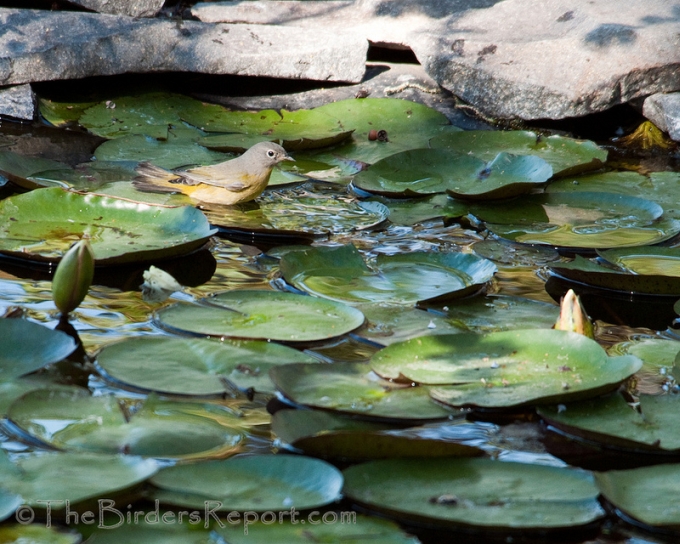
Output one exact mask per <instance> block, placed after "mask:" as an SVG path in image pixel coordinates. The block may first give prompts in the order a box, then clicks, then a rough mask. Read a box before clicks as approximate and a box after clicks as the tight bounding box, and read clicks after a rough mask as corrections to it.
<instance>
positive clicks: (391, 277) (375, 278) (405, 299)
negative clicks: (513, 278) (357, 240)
mask: <svg viewBox="0 0 680 544" xmlns="http://www.w3.org/2000/svg"><path fill="white" fill-rule="evenodd" d="M496 270H497V269H496V265H494V264H493V263H492V262H491V261H489V260H487V259H484V258H481V257H477V256H476V255H473V254H470V253H428V252H419V251H418V252H413V253H405V254H397V255H378V257H377V259H376V262H375V265H374V268H370V267H369V266H368V265H367V264H366V262H365V261H364V259H363V257H362V256H361V254H360V253H359V251H358V250H357V249H356V247H355V246H353V245H351V244H349V245H345V246H340V247H332V248H331V247H314V248H309V249H302V250H297V251H290V252H288V253H286V254H285V255H283V257H282V258H281V273H282V274H283V277H284V279H285V280H286V281H287V282H288V283H290V284H291V285H293V286H295V287H296V288H297V289H300V290H303V291H306V292H308V293H310V294H313V295H316V296H320V297H324V298H328V299H330V300H338V301H344V302H347V303H350V304H358V303H364V302H374V303H375V302H389V303H392V304H408V305H410V304H415V303H417V304H419V305H425V304H430V303H435V302H441V301H444V300H449V299H455V298H460V297H464V296H467V295H470V294H473V293H476V292H478V291H480V290H481V289H482V287H483V286H484V285H485V284H486V282H488V281H489V280H491V278H493V275H494V274H495V273H496Z"/></svg>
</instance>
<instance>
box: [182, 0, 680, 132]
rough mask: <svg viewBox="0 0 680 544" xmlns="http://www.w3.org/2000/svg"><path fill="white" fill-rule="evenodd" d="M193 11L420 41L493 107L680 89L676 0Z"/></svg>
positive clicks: (607, 100) (463, 94)
mask: <svg viewBox="0 0 680 544" xmlns="http://www.w3.org/2000/svg"><path fill="white" fill-rule="evenodd" d="M192 13H194V14H195V15H196V16H197V17H199V18H201V19H202V20H205V21H217V20H220V21H240V22H244V23H258V24H265V23H267V24H277V25H291V26H298V27H314V28H317V29H319V32H322V33H330V32H332V31H334V30H336V29H352V30H353V31H354V32H357V33H359V34H361V35H363V36H364V37H365V38H366V39H368V40H370V41H371V43H374V44H380V45H386V46H388V47H410V48H411V49H412V50H413V52H414V53H415V55H416V57H417V58H418V60H419V61H420V63H421V64H422V65H423V67H424V68H425V71H426V72H427V73H428V74H429V75H430V76H431V77H432V78H433V79H434V80H435V81H436V82H437V83H438V84H439V85H441V86H443V87H444V88H446V89H448V90H449V91H451V92H452V93H453V94H455V95H456V96H458V97H460V98H462V99H463V100H465V101H466V102H467V103H469V104H470V105H472V106H473V107H474V108H476V109H477V110H479V111H480V112H481V113H483V114H485V115H486V116H489V117H494V118H521V119H526V120H530V119H540V118H552V119H559V118H564V117H573V116H582V115H586V114H590V113H594V112H598V111H603V110H605V109H608V108H610V107H612V106H615V105H617V104H622V103H625V102H628V101H630V100H632V99H635V98H638V97H642V96H645V95H649V94H653V93H657V92H668V91H673V90H680V70H679V69H678V66H680V47H678V36H679V35H680V6H679V5H677V4H676V3H674V2H670V1H668V0H646V1H645V2H640V1H639V0H617V1H616V2H612V1H610V0H570V1H569V2H565V1H564V0H504V1H495V0H468V1H464V0H405V1H403V2H393V1H389V0H358V1H356V2H354V3H349V2H347V1H338V0H336V1H333V0H330V1H316V2H314V1H305V2H294V1H286V2H213V3H210V4H208V3H205V4H197V5H196V6H195V7H194V8H193V11H192Z"/></svg>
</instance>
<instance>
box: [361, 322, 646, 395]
mask: <svg viewBox="0 0 680 544" xmlns="http://www.w3.org/2000/svg"><path fill="white" fill-rule="evenodd" d="M370 364H371V368H372V369H373V371H374V372H375V373H376V374H378V375H380V376H381V377H383V378H385V379H390V380H399V381H406V382H408V383H411V382H417V383H421V384H428V385H438V384H456V385H451V386H448V387H436V388H433V389H432V390H431V392H430V394H431V396H432V397H433V398H434V399H435V400H437V401H439V402H443V403H445V404H449V405H451V406H455V407H463V406H479V407H485V408H501V407H507V406H522V405H527V404H545V403H549V402H558V401H560V402H561V401H562V400H564V399H568V398H570V397H572V398H576V399H578V398H588V397H592V396H596V395H599V394H602V393H603V392H606V391H610V390H612V389H614V388H615V387H616V386H617V385H618V384H619V383H621V382H622V381H623V380H625V379H626V378H628V377H629V376H631V375H632V374H634V373H635V372H636V371H637V370H639V369H640V367H641V366H642V361H640V360H639V359H638V358H637V357H633V356H630V355H628V356H621V357H608V356H607V354H606V352H605V351H604V349H603V348H602V347H600V345H599V344H597V342H595V341H594V340H591V339H590V338H587V337H585V336H583V335H580V334H576V333H572V332H566V331H557V330H553V329H545V330H537V329H525V330H515V331H502V332H492V333H488V334H472V333H465V334H453V335H441V336H424V337H420V338H414V339H411V340H407V341H406V342H400V343H397V344H392V345H391V346H388V347H386V348H384V349H382V350H380V351H379V352H377V353H376V354H375V355H374V356H373V357H372V358H371V363H370Z"/></svg>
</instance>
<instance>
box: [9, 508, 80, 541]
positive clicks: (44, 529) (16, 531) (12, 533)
mask: <svg viewBox="0 0 680 544" xmlns="http://www.w3.org/2000/svg"><path fill="white" fill-rule="evenodd" d="M17 506H18V505H17ZM12 513H14V512H12ZM0 542H2V543H3V544H79V543H80V542H82V539H81V536H80V534H79V533H75V532H65V531H64V530H57V529H55V528H54V527H50V526H44V525H39V524H37V523H34V524H30V525H19V524H16V525H4V526H2V527H0Z"/></svg>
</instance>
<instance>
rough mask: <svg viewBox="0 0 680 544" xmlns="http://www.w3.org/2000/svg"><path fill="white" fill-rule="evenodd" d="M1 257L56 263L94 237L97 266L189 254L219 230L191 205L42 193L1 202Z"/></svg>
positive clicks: (93, 247) (39, 190) (78, 194)
mask: <svg viewBox="0 0 680 544" xmlns="http://www.w3.org/2000/svg"><path fill="white" fill-rule="evenodd" d="M0 232H1V233H2V236H1V237H0V253H4V254H7V255H11V256H14V257H19V258H22V259H30V260H37V261H43V262H56V261H58V260H59V259H60V258H61V256H62V255H63V254H64V253H65V252H66V251H67V250H68V249H69V247H70V245H71V244H72V243H73V242H76V241H78V240H80V239H82V238H83V237H85V236H87V237H89V240H90V244H91V246H92V250H93V251H94V254H95V259H96V264H97V265H110V264H121V263H127V262H139V261H144V260H149V259H157V258H161V257H173V256H177V255H183V254H185V253H189V252H191V251H193V250H194V249H196V248H198V247H200V246H201V245H203V244H205V242H206V241H207V240H208V238H209V237H210V236H212V235H213V234H214V233H215V232H216V231H215V230H212V229H210V225H209V224H208V221H207V219H206V218H205V216H204V215H203V214H202V213H201V212H200V211H199V210H197V209H195V208H193V207H191V206H184V207H181V208H171V207H161V206H149V205H146V204H140V203H137V202H129V201H126V200H119V199H116V198H112V197H106V196H100V195H94V194H80V193H74V192H70V191H65V190H63V189H59V188H52V189H38V190H35V191H31V192H30V193H25V194H22V195H16V196H13V197H10V198H6V199H5V200H3V201H2V202H0Z"/></svg>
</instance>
